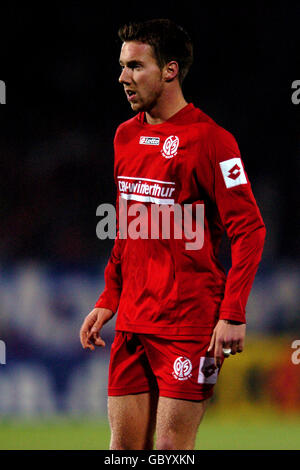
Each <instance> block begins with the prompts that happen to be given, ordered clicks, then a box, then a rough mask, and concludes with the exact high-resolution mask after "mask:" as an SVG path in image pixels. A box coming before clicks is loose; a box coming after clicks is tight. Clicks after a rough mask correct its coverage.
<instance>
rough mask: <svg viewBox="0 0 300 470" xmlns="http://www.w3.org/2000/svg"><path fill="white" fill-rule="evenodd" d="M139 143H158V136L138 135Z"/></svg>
mask: <svg viewBox="0 0 300 470" xmlns="http://www.w3.org/2000/svg"><path fill="white" fill-rule="evenodd" d="M140 144H141V145H159V144H160V138H159V137H146V136H144V135H142V136H141V137H140Z"/></svg>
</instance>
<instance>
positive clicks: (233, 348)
mask: <svg viewBox="0 0 300 470" xmlns="http://www.w3.org/2000/svg"><path fill="white" fill-rule="evenodd" d="M237 348H238V341H232V344H231V353H230V354H232V355H233V356H234V355H235V354H236V352H237Z"/></svg>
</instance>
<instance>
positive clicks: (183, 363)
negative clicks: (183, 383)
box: [173, 356, 192, 380]
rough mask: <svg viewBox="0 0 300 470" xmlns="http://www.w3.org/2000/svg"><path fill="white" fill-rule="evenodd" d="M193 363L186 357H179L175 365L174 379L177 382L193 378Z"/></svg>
mask: <svg viewBox="0 0 300 470" xmlns="http://www.w3.org/2000/svg"><path fill="white" fill-rule="evenodd" d="M191 372H192V363H191V361H190V360H189V359H188V358H187V357H184V356H180V357H177V359H176V360H175V361H174V364H173V377H174V378H175V379H177V380H187V379H189V378H190V377H192V374H191Z"/></svg>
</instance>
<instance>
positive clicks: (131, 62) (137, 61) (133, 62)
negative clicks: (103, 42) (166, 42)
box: [119, 60, 143, 68]
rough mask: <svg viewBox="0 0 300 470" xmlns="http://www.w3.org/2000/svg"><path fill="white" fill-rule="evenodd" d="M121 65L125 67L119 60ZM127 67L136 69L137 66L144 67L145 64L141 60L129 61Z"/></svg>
mask: <svg viewBox="0 0 300 470" xmlns="http://www.w3.org/2000/svg"><path fill="white" fill-rule="evenodd" d="M119 63H120V65H121V66H123V65H124V63H123V61H122V60H119ZM126 65H127V67H129V68H130V67H134V66H136V65H143V62H142V61H140V60H129V61H128V62H127V63H126Z"/></svg>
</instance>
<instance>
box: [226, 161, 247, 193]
mask: <svg viewBox="0 0 300 470" xmlns="http://www.w3.org/2000/svg"><path fill="white" fill-rule="evenodd" d="M220 167H221V171H222V175H223V178H224V181H225V184H226V188H232V187H233V186H238V185H240V184H247V178H246V175H245V172H244V169H243V165H242V162H241V159H240V158H231V159H230V160H225V161H224V162H220Z"/></svg>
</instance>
